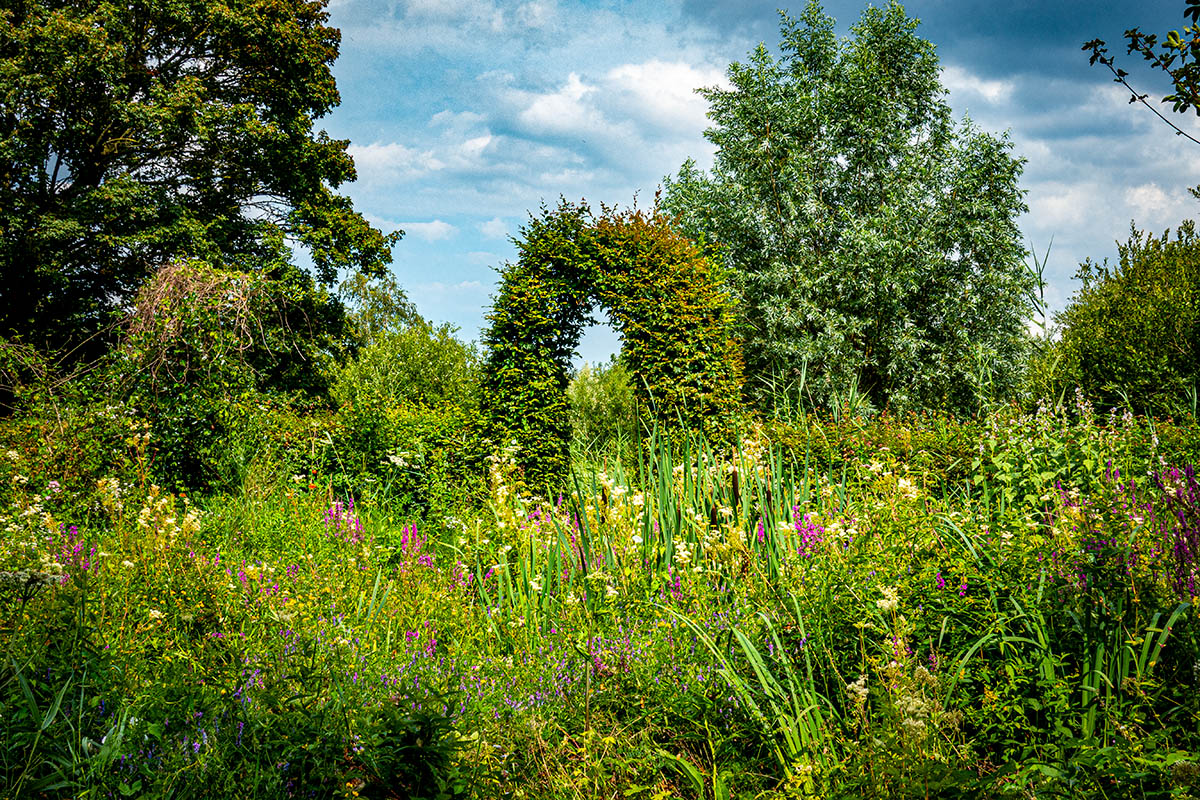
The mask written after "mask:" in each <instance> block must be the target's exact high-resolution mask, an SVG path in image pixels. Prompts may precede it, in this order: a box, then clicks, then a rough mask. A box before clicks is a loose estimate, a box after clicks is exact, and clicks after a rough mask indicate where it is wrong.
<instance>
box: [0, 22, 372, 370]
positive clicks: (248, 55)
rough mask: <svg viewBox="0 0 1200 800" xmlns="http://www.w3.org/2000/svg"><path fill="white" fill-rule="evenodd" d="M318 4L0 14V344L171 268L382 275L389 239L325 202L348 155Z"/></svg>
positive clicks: (73, 318) (84, 316)
mask: <svg viewBox="0 0 1200 800" xmlns="http://www.w3.org/2000/svg"><path fill="white" fill-rule="evenodd" d="M324 5H325V3H324V0H312V1H311V2H310V1H308V0H132V1H131V2H121V3H116V2H102V1H101V0H79V1H78V2H67V1H66V0H7V1H6V2H5V3H3V5H2V6H0V337H8V338H20V339H22V340H24V341H25V342H26V343H27V344H37V345H45V346H50V347H55V348H61V347H65V346H69V345H75V344H77V343H78V342H79V341H82V340H84V339H86V338H87V337H88V336H91V335H92V334H94V333H95V332H97V331H98V330H101V329H102V328H103V327H104V325H105V324H106V323H107V322H108V321H109V319H110V318H111V315H112V312H113V311H115V310H124V309H126V308H128V306H129V304H130V301H131V299H132V298H133V296H134V295H135V293H136V292H137V290H138V289H139V287H141V286H142V285H143V284H144V283H145V282H146V280H147V278H148V277H149V276H150V275H151V274H153V273H154V271H155V270H156V269H158V268H160V267H162V266H163V265H165V264H167V263H169V262H171V261H174V260H176V259H180V258H198V259H202V260H204V261H206V262H208V263H210V264H212V265H214V266H216V267H219V268H225V269H234V270H246V271H258V272H262V271H264V270H274V271H276V272H278V271H279V270H280V269H282V270H283V272H284V273H287V274H288V275H290V277H288V276H287V275H283V274H282V273H281V275H280V276H276V277H284V278H286V279H287V280H292V281H296V280H298V277H297V276H298V273H296V271H295V270H294V268H290V267H289V265H290V253H289V250H288V247H289V245H290V244H295V243H300V244H302V245H303V246H305V247H306V248H307V250H308V251H309V252H310V253H311V257H312V261H313V264H314V266H315V275H314V276H312V277H310V278H308V279H304V280H301V281H300V283H299V284H297V288H298V290H299V291H301V292H303V291H307V289H305V287H304V284H305V283H307V285H308V289H311V286H312V278H313V277H315V279H316V280H317V281H319V282H321V283H325V284H331V283H332V282H333V280H334V278H335V276H336V273H337V270H338V269H339V268H351V269H356V270H361V271H366V272H370V273H378V272H380V271H381V270H382V269H383V267H384V265H385V264H386V263H388V262H389V261H390V260H391V255H390V246H391V243H392V237H388V236H384V235H383V234H382V233H380V232H379V231H377V230H375V229H373V228H372V227H371V226H370V225H369V224H368V223H367V222H366V221H365V220H364V219H363V217H362V216H361V215H359V214H358V213H356V212H355V211H354V210H353V208H352V206H351V203H350V201H349V200H348V199H347V198H345V197H343V196H340V195H338V194H336V193H335V191H334V189H336V188H337V187H338V185H339V184H341V183H343V182H344V181H347V180H352V179H353V178H354V165H353V162H352V161H351V159H350V157H349V155H348V154H347V152H346V145H347V143H346V142H344V141H338V140H334V139H331V138H329V137H328V136H327V135H326V134H325V133H324V132H323V131H322V132H319V133H317V132H314V130H313V123H314V120H316V119H317V118H319V117H321V116H322V115H324V114H325V113H327V112H328V111H329V110H330V109H331V108H333V107H334V106H335V105H336V104H337V103H338V99H339V98H338V93H337V88H336V86H335V83H334V78H333V75H332V73H331V71H330V65H331V64H332V62H333V60H334V59H335V58H336V56H337V52H338V44H339V34H338V31H337V30H335V29H333V28H330V27H328V26H326V24H325V22H326V20H327V14H326V13H325V10H324Z"/></svg>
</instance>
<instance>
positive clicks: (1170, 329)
mask: <svg viewBox="0 0 1200 800" xmlns="http://www.w3.org/2000/svg"><path fill="white" fill-rule="evenodd" d="M1119 253H1120V262H1119V264H1118V265H1117V266H1116V267H1112V268H1110V267H1109V266H1108V265H1107V264H1095V263H1093V262H1091V261H1086V262H1084V263H1083V264H1082V265H1080V269H1079V274H1078V277H1079V278H1080V279H1081V280H1082V281H1083V288H1082V289H1081V290H1080V292H1079V294H1078V295H1077V296H1076V297H1075V298H1074V299H1073V300H1072V301H1071V303H1070V304H1069V305H1068V306H1067V308H1066V310H1064V311H1063V312H1062V313H1061V314H1059V315H1058V318H1057V321H1058V324H1059V325H1060V326H1061V329H1062V335H1061V341H1060V342H1059V344H1058V346H1057V347H1055V348H1053V349H1052V350H1051V351H1050V352H1047V353H1046V355H1045V356H1044V359H1043V360H1048V361H1049V366H1048V367H1046V369H1045V371H1046V372H1050V373H1051V374H1052V381H1048V382H1047V383H1050V385H1052V386H1054V387H1056V391H1058V392H1060V393H1061V392H1062V391H1063V390H1064V389H1065V390H1067V391H1070V390H1071V388H1073V387H1074V386H1075V385H1078V386H1080V387H1082V389H1083V391H1084V393H1085V394H1086V395H1087V396H1088V397H1089V398H1090V399H1091V400H1092V401H1093V402H1095V404H1096V405H1097V406H1098V407H1099V408H1103V409H1107V408H1109V407H1112V406H1117V407H1130V408H1132V410H1134V411H1135V412H1138V413H1151V414H1157V415H1178V414H1181V413H1191V414H1194V413H1195V411H1196V399H1195V398H1196V391H1197V381H1200V237H1198V236H1197V235H1196V228H1195V224H1194V223H1193V222H1191V221H1187V222H1184V223H1183V224H1182V225H1181V226H1180V227H1179V229H1178V230H1177V231H1176V232H1175V237H1174V238H1172V237H1171V236H1170V232H1169V231H1164V232H1163V234H1162V236H1161V237H1155V236H1152V235H1149V234H1145V233H1143V232H1141V231H1137V230H1134V231H1133V232H1132V234H1131V236H1130V238H1129V241H1127V242H1126V243H1125V244H1123V245H1120V246H1119Z"/></svg>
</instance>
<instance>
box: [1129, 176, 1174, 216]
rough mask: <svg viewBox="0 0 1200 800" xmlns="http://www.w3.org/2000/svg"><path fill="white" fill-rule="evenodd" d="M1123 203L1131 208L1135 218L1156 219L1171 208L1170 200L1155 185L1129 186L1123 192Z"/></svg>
mask: <svg viewBox="0 0 1200 800" xmlns="http://www.w3.org/2000/svg"><path fill="white" fill-rule="evenodd" d="M1125 203H1126V205H1128V206H1129V207H1130V208H1132V209H1133V210H1134V211H1135V212H1136V213H1135V215H1134V216H1135V218H1137V219H1145V218H1146V217H1157V216H1159V215H1160V214H1161V213H1162V212H1163V211H1166V210H1167V209H1168V208H1170V207H1171V198H1169V197H1167V193H1166V192H1164V191H1163V190H1162V189H1160V188H1159V187H1158V184H1156V183H1145V184H1142V185H1141V186H1131V187H1130V188H1128V189H1126V190H1125Z"/></svg>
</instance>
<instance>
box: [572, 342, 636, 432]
mask: <svg viewBox="0 0 1200 800" xmlns="http://www.w3.org/2000/svg"><path fill="white" fill-rule="evenodd" d="M567 399H568V400H569V401H570V402H571V440H572V441H573V442H576V443H578V444H580V445H582V446H584V447H585V448H588V449H590V450H592V451H600V450H603V449H604V448H605V447H607V446H608V445H610V444H612V443H613V442H616V441H618V440H619V439H620V438H621V437H623V436H625V437H631V436H633V437H635V436H637V434H638V433H639V430H638V420H637V411H636V406H635V402H634V396H633V387H632V385H631V384H630V374H629V370H628V369H626V367H625V365H624V364H623V363H622V362H621V361H620V359H618V358H616V357H614V358H613V359H612V360H611V361H609V363H607V364H597V365H595V366H592V365H590V364H586V363H585V364H584V365H583V366H582V367H581V368H580V370H579V372H577V373H576V374H575V377H573V378H572V379H571V383H570V384H569V385H568V386H567Z"/></svg>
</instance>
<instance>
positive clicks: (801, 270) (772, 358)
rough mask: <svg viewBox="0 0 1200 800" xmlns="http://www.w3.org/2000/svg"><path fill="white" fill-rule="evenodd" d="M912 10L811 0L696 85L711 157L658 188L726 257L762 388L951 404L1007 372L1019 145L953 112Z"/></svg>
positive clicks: (1014, 291)
mask: <svg viewBox="0 0 1200 800" xmlns="http://www.w3.org/2000/svg"><path fill="white" fill-rule="evenodd" d="M916 28H917V21H916V20H914V19H910V18H909V17H908V16H907V15H906V14H905V12H904V9H903V8H902V7H901V6H900V5H899V4H896V3H891V4H889V5H888V6H887V8H885V9H877V8H869V9H867V11H866V12H864V14H863V16H862V18H861V20H860V21H859V22H858V24H857V25H855V26H854V27H853V28H852V32H851V36H850V37H848V38H846V39H842V40H839V39H838V38H837V37H836V35H835V34H834V20H833V19H831V18H830V17H829V16H827V15H826V14H825V13H824V11H823V10H822V8H821V6H820V5H819V4H818V3H816V2H813V3H810V4H809V6H808V7H807V9H806V10H805V12H804V14H803V15H802V16H801V17H800V18H799V19H792V18H789V17H788V16H787V15H784V16H783V18H782V25H781V38H782V41H781V43H780V48H779V49H780V51H781V55H780V57H778V58H777V57H774V56H772V55H771V54H770V52H769V51H768V49H767V48H766V47H765V46H762V45H760V46H759V47H758V49H756V50H755V51H754V52H752V53H751V54H750V56H749V59H748V60H747V62H746V63H734V64H733V65H731V66H730V67H729V71H728V79H729V86H728V88H709V89H703V90H701V91H702V93H703V94H704V96H705V97H706V98H707V99H708V101H709V103H710V106H711V107H710V110H709V118H710V119H711V120H712V123H713V124H712V127H711V128H710V129H709V130H708V131H706V136H707V137H708V139H709V140H710V141H711V142H712V143H713V144H714V145H715V146H716V148H717V153H716V161H715V164H714V166H713V169H712V171H711V173H704V172H702V171H700V170H698V169H697V168H696V166H695V165H694V164H693V163H691V162H688V163H686V164H685V165H684V166H683V168H682V169H681V170H680V171H679V173H678V175H676V176H675V177H673V178H669V179H667V186H666V189H665V202H664V205H665V207H666V208H667V209H668V210H669V211H670V212H673V213H675V214H677V215H678V216H679V218H680V223H681V224H682V225H683V226H684V229H685V230H686V231H687V232H688V233H689V234H690V235H692V236H694V237H696V238H698V239H702V240H703V241H704V242H706V243H707V246H709V247H711V248H713V249H715V250H717V251H718V252H719V253H720V254H721V256H722V258H723V260H724V263H725V264H726V266H727V267H728V275H729V280H730V281H731V282H732V283H733V285H734V288H735V290H736V291H737V293H738V294H739V295H740V298H741V309H742V323H743V325H744V329H743V335H744V339H745V350H746V352H745V356H746V366H747V375H748V378H749V381H748V384H747V385H748V387H749V389H750V392H751V394H752V395H754V396H756V399H757V400H758V401H759V402H760V403H762V404H764V405H770V404H771V403H778V402H780V401H781V400H782V399H783V397H784V394H783V393H782V392H781V391H780V389H781V387H785V386H786V387H790V388H791V390H792V391H793V392H795V391H797V390H799V389H800V384H801V382H803V384H804V387H803V400H804V401H805V402H816V403H819V404H826V403H828V404H841V403H844V402H845V401H846V399H847V398H848V397H856V398H858V399H859V400H860V401H863V400H864V399H865V402H868V403H870V404H871V405H872V406H874V407H875V408H890V409H892V410H904V409H913V408H947V409H951V410H956V411H967V410H971V409H973V408H975V407H977V405H976V404H977V403H979V402H980V400H981V399H982V398H984V397H988V396H998V395H1002V394H1003V393H1004V392H1005V391H1007V390H1009V389H1011V388H1012V387H1013V386H1014V385H1015V383H1016V381H1017V378H1018V373H1019V370H1020V361H1021V355H1022V351H1023V346H1024V340H1025V334H1024V320H1025V318H1026V317H1027V316H1028V314H1029V311H1030V305H1031V298H1032V294H1031V291H1032V289H1033V288H1034V285H1035V283H1036V280H1037V279H1036V277H1035V276H1034V275H1032V274H1031V272H1030V271H1029V270H1028V268H1027V267H1026V265H1025V262H1024V257H1025V250H1024V248H1023V246H1022V239H1021V235H1020V232H1019V231H1018V229H1017V224H1016V220H1017V217H1018V215H1019V214H1020V213H1021V212H1023V211H1024V210H1025V208H1026V207H1025V204H1024V200H1023V192H1022V191H1021V189H1020V188H1019V186H1018V180H1019V178H1020V175H1021V171H1022V164H1023V160H1022V159H1020V158H1017V157H1015V156H1013V155H1012V153H1011V152H1010V151H1011V144H1010V143H1009V141H1008V138H1007V136H1006V135H1001V136H993V135H990V134H988V133H984V132H982V131H980V130H978V129H977V128H976V127H974V126H973V125H972V124H971V122H970V120H969V119H964V120H963V121H962V122H960V123H957V124H956V123H955V121H954V120H953V118H952V115H951V110H950V108H949V106H948V105H947V103H946V101H945V99H944V98H945V95H946V91H945V89H943V87H942V85H941V81H940V77H941V67H940V66H939V63H938V59H937V55H936V53H935V49H934V46H933V45H932V44H930V43H929V42H927V41H925V40H923V39H921V38H920V37H919V36H917V34H916ZM801 376H803V379H802V378H801Z"/></svg>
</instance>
